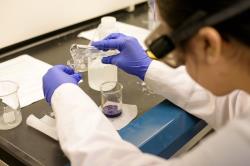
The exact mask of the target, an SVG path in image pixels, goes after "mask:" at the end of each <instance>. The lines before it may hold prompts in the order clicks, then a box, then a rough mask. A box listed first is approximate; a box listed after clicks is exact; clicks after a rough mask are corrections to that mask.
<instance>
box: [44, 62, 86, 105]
mask: <svg viewBox="0 0 250 166" xmlns="http://www.w3.org/2000/svg"><path fill="white" fill-rule="evenodd" d="M81 79H82V77H81V75H80V74H79V73H75V72H74V70H73V69H72V68H70V67H69V66H65V65H56V66H54V67H52V68H51V69H49V70H48V72H47V73H46V74H45V75H44V76H43V94H44V97H45V99H46V101H47V102H48V103H49V104H50V103H51V97H52V95H53V93H54V91H55V90H56V88H58V87H59V86H60V85H62V84H64V83H72V84H76V85H78V82H79V81H80V80H81Z"/></svg>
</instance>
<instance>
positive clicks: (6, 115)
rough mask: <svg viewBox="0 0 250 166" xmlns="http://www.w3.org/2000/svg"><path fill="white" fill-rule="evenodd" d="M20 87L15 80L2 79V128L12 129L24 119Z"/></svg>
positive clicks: (0, 89)
mask: <svg viewBox="0 0 250 166" xmlns="http://www.w3.org/2000/svg"><path fill="white" fill-rule="evenodd" d="M18 89H19V87H18V85H17V84H16V83H15V82H12V81H0V130H8V129H12V128H14V127H16V126H18V125H19V124H20V123H21V121H22V115H21V111H20V110H21V109H20V103H19V99H18V95H17V91H18Z"/></svg>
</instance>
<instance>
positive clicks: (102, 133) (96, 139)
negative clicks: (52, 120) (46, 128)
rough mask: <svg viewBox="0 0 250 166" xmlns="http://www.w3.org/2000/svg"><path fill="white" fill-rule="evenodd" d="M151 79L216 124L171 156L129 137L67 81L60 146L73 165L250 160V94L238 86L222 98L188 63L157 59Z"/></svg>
mask: <svg viewBox="0 0 250 166" xmlns="http://www.w3.org/2000/svg"><path fill="white" fill-rule="evenodd" d="M145 81H146V83H147V84H148V85H149V86H150V87H151V88H152V89H153V90H154V91H155V92H156V93H158V94H160V95H162V96H164V97H166V98H167V99H169V100H171V101H172V102H174V103H175V104H177V105H178V106H180V107H182V108H183V109H184V110H186V111H187V112H189V113H191V114H193V115H195V116H197V117H199V118H201V119H203V120H205V121H206V122H207V123H208V124H209V125H210V126H212V127H213V128H214V129H216V132H215V134H212V135H211V136H210V137H208V138H207V139H205V140H204V141H203V142H202V143H201V144H200V145H198V146H197V147H196V148H194V149H193V150H192V151H190V152H188V153H187V154H185V155H183V156H181V157H178V158H174V159H169V160H165V159H162V158H160V157H157V156H153V155H149V154H144V153H142V152H141V151H140V150H139V149H138V148H137V147H135V146H134V145H132V144H131V143H128V142H126V141H123V140H122V139H121V138H120V136H119V135H118V133H117V132H116V131H115V129H114V127H113V126H112V125H111V123H110V122H109V121H108V119H107V118H105V116H104V115H103V114H102V113H101V111H99V109H98V106H97V105H96V104H95V103H94V102H93V100H92V99H91V98H90V97H89V96H88V95H86V94H85V93H84V92H83V91H82V90H81V89H80V88H79V87H78V86H76V85H74V84H69V83H68V84H63V85H61V86H60V87H59V88H57V89H56V90H55V92H54V94H53V96H52V108H53V110H54V111H55V114H56V121H57V131H58V136H59V140H60V145H61V148H62V150H63V151H64V153H65V154H66V155H67V157H68V158H69V159H70V161H71V164H72V166H83V165H84V166H85V165H86V166H111V165H112V166H142V165H143V166H145V165H150V166H152V165H165V166H189V165H190V166H212V165H218V166H224V165H225V166H228V165H235V166H240V165H250V96H249V95H248V94H247V93H244V92H241V91H235V92H233V93H232V94H230V95H228V96H226V97H219V98H216V97H214V96H213V95H211V94H210V93H209V92H208V91H206V90H204V89H203V88H201V87H200V86H199V85H197V84H196V83H195V82H194V81H193V80H192V79H191V78H190V77H189V76H188V74H187V73H186V71H185V67H179V68H177V69H172V68H170V67H168V66H166V65H165V64H163V63H161V62H158V61H153V62H152V63H151V65H150V66H149V69H148V71H147V73H146V76H145Z"/></svg>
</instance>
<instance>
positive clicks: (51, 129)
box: [26, 114, 58, 140]
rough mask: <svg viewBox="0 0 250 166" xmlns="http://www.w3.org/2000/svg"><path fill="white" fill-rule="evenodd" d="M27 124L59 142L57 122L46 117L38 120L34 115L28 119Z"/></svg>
mask: <svg viewBox="0 0 250 166" xmlns="http://www.w3.org/2000/svg"><path fill="white" fill-rule="evenodd" d="M26 124H27V125H28V126H30V127H33V128H34V129H36V130H38V131H40V132H42V133H44V134H46V135H48V136H49V137H51V138H53V139H54V140H58V136H57V131H56V120H55V119H53V118H51V117H49V116H48V115H44V116H43V117H42V118H41V119H38V118H37V117H35V116H34V115H33V114H30V115H29V116H28V118H27V119H26Z"/></svg>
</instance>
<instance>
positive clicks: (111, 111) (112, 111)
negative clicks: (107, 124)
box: [102, 105, 122, 118]
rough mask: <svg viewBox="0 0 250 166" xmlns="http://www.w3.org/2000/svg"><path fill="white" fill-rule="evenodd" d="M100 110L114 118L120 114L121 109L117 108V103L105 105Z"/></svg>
mask: <svg viewBox="0 0 250 166" xmlns="http://www.w3.org/2000/svg"><path fill="white" fill-rule="evenodd" d="M102 111H103V113H104V114H105V115H106V116H107V117H109V118H114V117H117V116H120V115H121V114H122V110H121V109H118V106H117V105H106V106H104V107H103V109H102Z"/></svg>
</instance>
